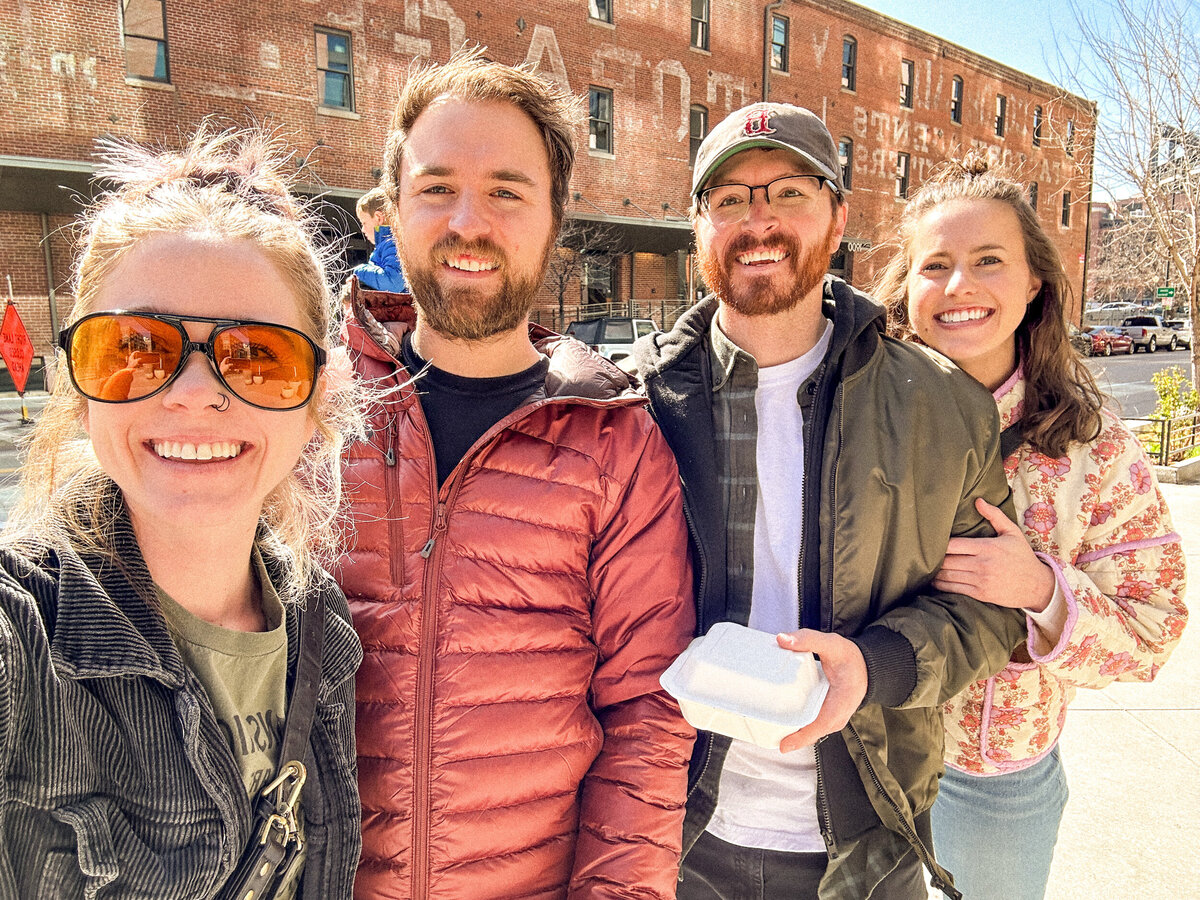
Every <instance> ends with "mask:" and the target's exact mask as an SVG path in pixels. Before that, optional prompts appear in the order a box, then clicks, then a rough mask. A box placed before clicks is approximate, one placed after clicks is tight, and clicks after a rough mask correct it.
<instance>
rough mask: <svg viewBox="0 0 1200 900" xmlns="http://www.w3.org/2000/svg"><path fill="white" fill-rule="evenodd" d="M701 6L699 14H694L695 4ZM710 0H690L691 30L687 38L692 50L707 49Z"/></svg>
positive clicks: (710, 10)
mask: <svg viewBox="0 0 1200 900" xmlns="http://www.w3.org/2000/svg"><path fill="white" fill-rule="evenodd" d="M697 5H700V6H701V16H700V17H697V15H696V6H697ZM711 28H712V0H692V30H691V34H690V35H689V38H690V40H691V44H692V49H693V50H708V49H709V44H710V42H711V37H712V36H711V34H710V31H711Z"/></svg>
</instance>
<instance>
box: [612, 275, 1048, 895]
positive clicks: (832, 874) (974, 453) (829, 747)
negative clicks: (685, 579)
mask: <svg viewBox="0 0 1200 900" xmlns="http://www.w3.org/2000/svg"><path fill="white" fill-rule="evenodd" d="M715 311H716V303H715V302H714V301H712V300H707V301H703V302H702V303H701V304H699V305H698V306H696V307H694V308H693V309H692V310H691V311H690V312H689V313H687V314H685V316H684V317H683V318H681V319H680V321H679V322H678V323H677V324H676V326H675V328H674V329H673V330H672V331H671V332H668V333H664V334H657V335H652V336H650V337H648V338H645V339H643V341H642V342H640V343H639V344H638V345H637V346H636V347H635V349H634V359H635V361H636V363H637V369H638V373H639V375H640V376H641V378H642V380H643V382H644V383H645V387H646V391H647V394H648V396H649V398H650V403H651V410H652V412H653V413H654V415H655V417H656V418H657V419H658V421H659V424H660V426H661V427H662V430H663V433H664V434H665V435H666V437H667V440H668V442H669V443H670V444H671V447H672V449H673V450H674V451H675V454H676V457H677V459H678V461H679V467H680V472H681V475H682V477H683V481H684V498H685V504H686V506H687V510H688V518H689V523H690V525H691V537H692V545H693V550H694V556H695V561H696V579H697V585H696V587H697V595H698V627H699V633H704V632H706V631H707V629H708V628H709V627H711V626H712V625H713V624H714V623H716V622H719V621H736V622H740V623H741V624H745V623H746V621H747V619H748V615H749V598H731V597H726V596H725V571H724V566H725V530H724V529H725V523H724V514H723V504H722V500H721V497H720V494H719V490H718V487H717V472H716V453H715V444H714V439H713V434H712V421H713V420H712V377H711V373H710V372H709V362H708V359H709V349H708V341H707V334H708V329H709V328H710V327H711V322H712V317H713V315H714V314H715ZM824 312H825V314H826V316H827V317H829V318H830V319H832V320H833V322H834V333H833V336H832V339H831V341H830V347H829V351H828V353H827V355H826V358H825V360H824V361H823V362H822V364H821V365H820V366H819V367H818V370H817V372H816V373H815V374H814V376H813V378H812V380H811V381H810V382H809V383H808V384H807V385H806V386H805V389H804V391H803V392H802V397H803V398H804V399H803V405H804V406H805V409H804V419H805V435H804V439H805V446H806V448H811V447H821V452H820V453H815V452H806V453H805V472H804V473H803V474H802V476H801V477H802V479H803V490H802V494H803V498H804V499H803V503H804V513H803V515H804V530H805V539H804V545H803V559H802V560H801V597H799V598H798V603H799V604H800V611H801V623H802V624H803V625H804V626H805V627H813V628H820V629H822V630H826V631H833V632H836V633H839V634H842V635H845V636H846V637H849V638H851V639H853V640H854V641H855V642H856V643H857V644H858V645H859V647H860V648H861V649H862V651H863V656H864V659H865V661H866V663H867V670H868V678H869V686H868V693H867V697H866V698H865V700H864V702H863V704H862V706H861V707H860V708H859V710H858V711H857V712H856V713H855V714H854V716H853V717H852V718H851V721H850V723H849V724H848V725H847V727H846V728H845V729H843V731H842V732H841V734H840V736H839V735H831V736H829V737H828V738H826V739H824V740H822V741H821V742H820V743H819V745H818V748H817V749H818V753H817V756H818V781H819V783H818V804H819V807H820V809H819V814H820V815H819V818H820V820H821V823H822V831H823V833H824V836H825V840H826V844H827V847H828V848H829V854H830V859H831V865H830V867H829V870H828V871H827V874H826V877H825V879H824V881H823V882H822V890H821V895H822V897H825V896H828V897H848V896H863V897H865V896H867V895H868V894H869V893H870V891H871V889H872V887H873V886H874V885H875V884H876V883H877V882H878V880H879V879H880V878H882V877H883V876H884V875H886V873H887V872H888V871H889V870H890V868H891V867H893V866H894V865H895V863H896V861H897V860H898V859H899V858H900V856H902V855H903V854H904V853H906V852H907V851H908V849H909V848H910V847H913V848H915V849H916V851H917V853H918V854H919V855H920V856H921V858H922V860H923V861H924V862H925V863H926V865H927V866H928V867H929V868H930V870H931V872H932V873H933V876H934V880H935V882H943V881H945V880H946V877H947V876H946V873H945V872H944V871H943V870H941V869H940V868H939V867H937V865H936V863H935V862H934V861H933V859H932V854H931V853H930V851H929V848H928V847H927V840H922V836H923V835H922V834H919V833H918V827H917V822H918V820H919V819H920V818H921V817H922V816H923V814H924V813H926V812H927V811H928V809H929V807H930V806H931V805H932V803H933V799H934V797H935V796H936V792H937V781H938V778H939V777H940V775H941V772H942V761H941V751H942V740H943V736H942V735H943V729H942V720H941V704H942V702H944V701H945V700H946V699H948V698H949V697H951V696H953V695H954V694H955V693H957V692H958V691H959V690H960V689H962V688H963V687H965V686H966V685H967V684H970V683H971V682H972V681H973V680H975V679H976V678H979V677H986V674H989V673H992V672H995V671H998V670H999V669H1001V668H1002V667H1003V666H1004V664H1005V662H1006V661H1007V659H1008V657H1009V654H1010V651H1011V649H1012V648H1013V646H1015V645H1016V644H1017V643H1019V642H1020V641H1021V640H1023V638H1024V617H1023V616H1022V615H1021V614H1020V613H1018V612H1016V611H1013V610H1007V609H1002V608H998V607H992V606H987V605H985V604H982V603H978V602H977V601H975V600H972V599H970V598H967V597H964V596H961V595H956V594H945V593H942V592H938V591H935V590H933V589H932V588H931V587H930V585H929V582H930V580H931V578H932V576H933V573H934V572H936V571H937V569H938V568H939V567H940V565H941V562H942V559H943V557H944V555H945V551H946V544H947V542H948V540H949V538H950V537H951V536H979V535H990V534H992V531H991V529H990V527H989V526H988V525H987V523H986V521H985V520H984V519H983V518H982V517H981V516H980V515H979V513H978V511H977V510H976V509H975V508H974V501H975V498H976V497H983V498H984V499H986V500H988V501H989V502H992V503H995V504H997V505H1005V506H1006V507H1008V508H1009V510H1010V512H1011V507H1010V506H1008V497H1009V490H1008V485H1007V483H1006V481H1005V479H1004V473H1003V469H1002V466H1001V460H1000V453H999V425H998V422H997V418H996V415H995V402H994V401H993V400H992V398H991V396H990V395H989V394H988V393H987V391H986V390H984V389H983V388H982V387H981V386H980V385H979V384H977V383H976V382H974V381H973V380H972V379H970V378H969V377H967V376H965V375H964V374H962V373H961V372H959V371H957V369H956V368H955V367H954V366H953V364H951V363H950V362H949V361H948V360H946V359H945V358H944V357H941V356H940V355H938V354H936V353H934V352H932V351H929V350H927V349H925V348H921V347H918V346H915V345H911V344H904V343H900V342H897V341H893V340H891V339H889V338H886V337H884V336H883V334H882V326H883V310H882V308H881V307H880V306H879V305H878V304H877V303H875V302H874V301H873V300H871V299H870V298H868V297H866V296H865V295H863V294H861V293H859V292H857V291H855V290H853V289H852V288H850V287H849V286H848V285H846V284H845V283H844V282H842V281H840V280H837V279H832V278H831V279H827V280H826V284H825V302H824ZM813 535H817V536H818V538H819V539H817V540H814V539H812V536H813ZM727 749H728V740H727V739H724V738H721V737H720V736H714V735H709V734H704V733H702V736H701V740H699V741H697V744H696V752H695V755H694V757H693V767H692V779H691V793H690V795H689V802H688V821H687V824H686V825H685V833H684V847H685V852H686V850H687V849H688V848H689V847H690V846H691V844H692V843H693V842H694V841H695V839H696V837H698V836H699V834H700V832H701V831H702V830H703V828H704V826H705V824H706V823H707V821H708V819H709V818H710V817H711V815H712V811H713V809H714V808H715V805H716V788H717V784H718V783H719V780H720V771H721V766H722V764H723V760H724V755H725V752H726V750H727Z"/></svg>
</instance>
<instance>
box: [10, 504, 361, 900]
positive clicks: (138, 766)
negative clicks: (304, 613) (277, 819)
mask: <svg viewBox="0 0 1200 900" xmlns="http://www.w3.org/2000/svg"><path fill="white" fill-rule="evenodd" d="M116 502H118V503H119V500H116ZM115 548H116V550H117V557H116V558H117V559H118V560H119V561H120V565H119V567H118V566H115V565H114V564H113V563H112V561H111V558H100V557H98V556H96V555H94V554H86V553H79V552H76V551H75V550H74V549H71V548H60V547H51V546H46V547H44V548H39V551H38V552H35V553H25V554H19V553H17V552H15V551H13V550H12V549H5V550H2V551H0V898H4V900H16V898H21V900H33V898H38V900H41V898H47V900H49V898H54V900H58V898H71V900H76V898H87V900H93V898H97V900H104V898H122V900H130V898H147V900H149V898H154V900H167V898H180V900H182V898H207V897H212V896H213V895H214V894H215V893H216V892H217V891H218V890H219V889H220V886H221V884H222V883H223V882H224V881H225V879H226V878H227V877H228V876H229V874H230V873H231V872H232V870H233V868H234V866H235V865H236V863H237V861H238V858H239V857H240V855H241V853H242V850H243V848H244V847H245V845H246V843H247V840H248V839H249V834H250V827H251V811H250V802H249V799H248V797H247V795H246V789H245V787H244V785H243V783H242V779H241V776H240V774H239V773H238V769H237V766H236V762H235V760H234V757H233V753H232V752H231V750H230V749H229V745H228V743H227V740H226V737H225V735H224V733H223V732H222V731H221V728H220V727H219V726H218V724H217V720H216V718H215V716H214V715H213V711H212V707H211V705H210V703H209V701H208V696H207V694H206V693H205V691H204V689H203V687H201V685H200V682H199V681H198V680H197V679H196V676H195V675H194V674H193V673H192V672H191V671H190V670H188V669H187V668H185V666H184V664H183V660H182V658H181V657H180V655H179V652H178V651H177V650H176V648H175V645H174V643H173V642H172V640H171V637H170V635H169V634H168V632H167V629H166V626H165V625H164V623H163V619H162V615H161V613H159V611H158V610H157V609H156V608H154V606H153V605H152V603H151V602H148V601H147V600H146V599H145V598H146V597H147V596H153V591H152V587H151V581H150V574H149V572H148V571H147V570H146V567H145V563H144V562H143V561H142V557H141V553H140V551H139V550H138V545H137V541H136V539H135V538H134V535H133V530H132V528H131V527H130V525H129V519H128V516H127V515H126V514H125V513H124V512H123V511H122V512H121V513H120V514H119V515H118V518H117V520H116V533H115ZM263 556H264V559H265V560H266V563H267V568H268V571H271V570H272V569H273V568H274V569H275V570H276V571H278V566H277V563H276V562H275V561H273V560H271V559H270V558H269V557H268V555H267V553H266V552H265V551H264V553H263ZM317 589H318V590H321V591H323V592H324V593H325V604H326V607H325V609H326V612H325V630H326V636H325V653H324V662H323V666H322V677H321V684H320V687H319V689H318V699H317V711H316V716H315V719H314V722H313V728H312V732H311V736H310V746H309V759H308V760H307V762H308V764H309V778H308V782H307V784H306V785H305V788H304V793H303V795H302V801H301V802H302V805H303V808H304V816H305V829H306V835H307V838H308V856H307V861H306V863H305V869H304V875H303V883H302V890H301V896H302V897H303V898H304V900H317V898H321V900H325V898H343V897H349V896H350V894H351V889H352V885H353V878H354V870H355V867H356V865H357V863H358V857H359V847H360V839H359V803H358V790H357V786H356V779H355V774H356V769H355V752H354V677H353V676H354V672H355V670H356V669H357V667H358V664H359V661H360V660H361V658H362V651H361V648H360V645H359V642H358V638H357V637H356V636H355V634H354V631H353V629H352V628H351V626H350V621H349V611H348V610H347V607H346V600H345V598H344V597H343V596H342V592H341V591H340V590H339V589H338V588H337V586H336V585H334V583H333V581H332V580H331V579H329V578H328V577H326V578H325V579H324V580H323V582H322V584H321V586H320V587H319V588H317ZM287 629H288V680H289V693H290V687H291V681H292V679H293V678H294V677H295V669H296V662H297V645H298V632H297V617H296V616H288V617H287Z"/></svg>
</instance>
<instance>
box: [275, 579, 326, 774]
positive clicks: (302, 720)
mask: <svg viewBox="0 0 1200 900" xmlns="http://www.w3.org/2000/svg"><path fill="white" fill-rule="evenodd" d="M299 615H300V655H299V659H298V661H297V663H296V681H295V683H294V684H293V685H292V698H291V700H290V701H289V703H288V708H287V719H286V720H285V722H284V726H283V742H282V743H281V744H280V745H279V767H280V768H282V767H283V766H285V765H287V764H288V763H289V762H292V761H293V760H295V761H296V762H301V763H302V762H304V757H305V753H306V751H307V750H308V736H309V733H310V732H311V731H312V723H313V716H314V715H316V711H317V688H318V687H319V686H320V684H321V660H322V658H323V656H324V650H325V593H324V591H318V592H317V596H316V598H315V599H314V600H313V602H312V603H310V604H309V608H308V609H306V610H299Z"/></svg>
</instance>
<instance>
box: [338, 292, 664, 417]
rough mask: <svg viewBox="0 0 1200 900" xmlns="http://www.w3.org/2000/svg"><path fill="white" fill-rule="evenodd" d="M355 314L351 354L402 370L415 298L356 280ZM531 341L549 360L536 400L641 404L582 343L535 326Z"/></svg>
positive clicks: (633, 386)
mask: <svg viewBox="0 0 1200 900" xmlns="http://www.w3.org/2000/svg"><path fill="white" fill-rule="evenodd" d="M350 309H351V312H352V313H353V317H352V318H347V320H346V326H345V335H344V337H345V340H346V345H347V346H348V347H349V348H350V350H351V351H352V352H354V353H360V354H362V355H363V356H367V357H369V358H371V359H374V360H377V361H379V362H382V363H387V364H390V365H391V366H393V367H395V368H401V365H400V362H399V359H400V343H401V340H402V339H403V337H404V335H405V334H407V333H408V332H410V331H412V330H413V328H415V327H416V322H417V312H416V308H415V307H414V306H413V298H412V295H411V294H392V293H388V292H387V291H369V290H366V289H364V288H362V287H361V286H359V284H358V279H357V278H355V279H352V281H351V288H350ZM529 341H530V343H531V344H533V346H534V349H535V350H537V351H538V353H540V354H542V355H543V356H545V357H547V358H549V360H550V368H549V370H548V371H547V372H546V381H545V385H544V394H542V395H541V396H538V397H534V398H531V399H532V400H537V399H550V398H581V399H585V400H619V401H626V402H641V401H642V398H641V395H640V394H639V392H638V387H639V383H638V381H637V378H636V376H634V375H631V374H630V373H628V372H625V371H623V370H622V369H621V368H620V367H618V366H617V365H616V363H614V362H612V361H611V360H609V359H606V358H605V357H603V356H601V355H600V354H599V353H595V352H594V351H592V350H590V349H588V347H587V345H586V344H584V343H582V342H581V341H578V340H576V339H575V338H572V337H566V336H564V335H561V334H558V333H556V332H554V331H551V330H550V329H549V328H546V327H544V326H542V325H537V324H535V323H533V322H530V323H529Z"/></svg>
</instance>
